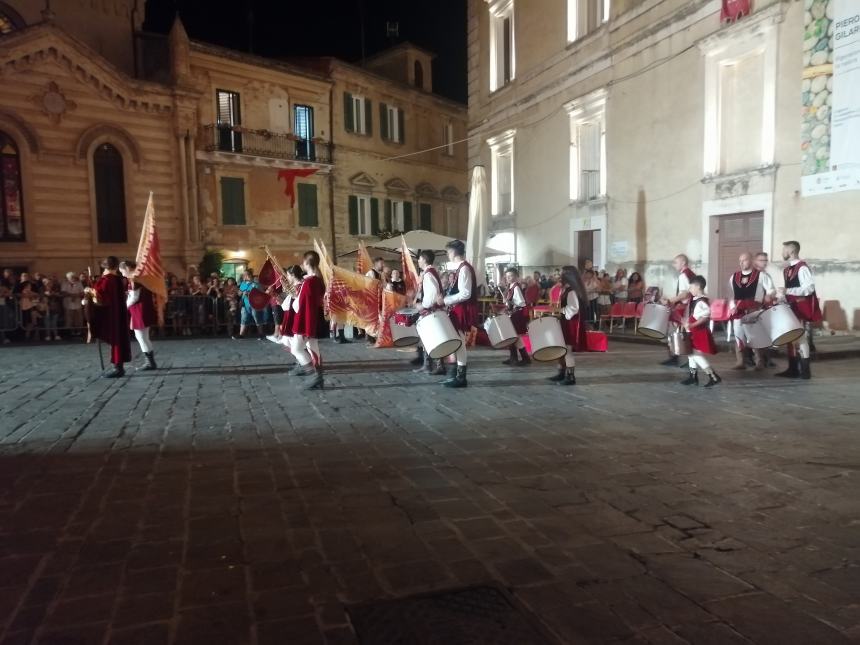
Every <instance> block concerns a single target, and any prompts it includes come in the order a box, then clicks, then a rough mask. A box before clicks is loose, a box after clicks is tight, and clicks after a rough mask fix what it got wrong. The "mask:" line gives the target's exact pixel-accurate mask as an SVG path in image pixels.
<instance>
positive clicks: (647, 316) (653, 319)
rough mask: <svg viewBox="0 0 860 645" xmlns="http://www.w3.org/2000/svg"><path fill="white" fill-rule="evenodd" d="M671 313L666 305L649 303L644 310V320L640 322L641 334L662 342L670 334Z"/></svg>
mask: <svg viewBox="0 0 860 645" xmlns="http://www.w3.org/2000/svg"><path fill="white" fill-rule="evenodd" d="M670 316H671V311H670V310H669V307H667V306H665V305H660V304H657V303H656V302H649V303H648V304H647V305H645V306H644V307H643V308H642V318H641V319H640V320H639V327H638V330H639V333H640V334H642V335H643V336H648V337H649V338H657V339H660V340H662V339H663V338H666V335H667V334H668V333H669V317H670Z"/></svg>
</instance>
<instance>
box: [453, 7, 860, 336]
mask: <svg viewBox="0 0 860 645" xmlns="http://www.w3.org/2000/svg"><path fill="white" fill-rule="evenodd" d="M745 4H746V3H744V2H738V3H733V5H735V6H738V7H742V6H743V5H745ZM834 6H835V3H834V2H830V1H829V0H814V1H813V0H807V1H806V2H805V3H804V2H791V1H788V0H754V1H753V2H752V3H751V12H750V13H749V14H748V15H741V16H729V17H730V18H733V20H722V19H721V12H720V9H721V3H719V2H716V1H714V0H545V1H543V2H540V3H534V2H528V1H522V0H491V1H487V0H469V38H468V39H469V134H470V136H471V137H473V138H472V139H471V140H470V147H469V162H470V165H471V164H476V163H483V164H485V165H486V167H487V168H488V169H489V170H490V176H491V179H492V191H491V193H492V195H491V201H492V210H493V218H492V219H493V221H492V230H493V231H494V232H495V233H496V237H495V238H494V239H493V246H494V247H499V246H501V245H503V244H506V245H507V247H508V250H509V251H510V252H511V253H512V254H513V256H514V258H515V259H516V261H518V262H519V263H520V264H521V265H523V266H526V267H528V266H547V265H550V266H551V265H555V266H558V265H560V264H562V263H567V262H571V261H576V262H581V261H582V260H584V259H585V258H593V259H594V263H595V265H597V266H600V267H607V268H609V269H614V268H615V267H618V266H623V267H627V268H629V269H633V268H635V269H637V270H639V271H643V272H644V273H645V277H646V282H647V283H648V284H655V285H658V286H661V287H666V288H669V287H670V285H671V284H672V280H673V276H672V274H671V269H670V266H669V263H670V261H671V258H672V257H673V256H675V255H676V254H678V253H686V254H687V255H689V256H690V258H691V260H692V263H693V265H694V267H695V268H696V270H697V271H699V272H701V273H703V274H704V275H705V276H706V277H707V278H708V280H709V282H710V292H711V294H712V295H725V291H726V290H727V283H728V277H729V274H730V273H731V272H732V271H733V270H735V268H736V263H737V257H738V254H739V253H740V252H741V251H743V250H750V251H753V252H755V251H758V250H760V249H763V250H765V251H768V252H770V253H771V256H772V258H774V259H775V260H776V261H777V262H778V263H780V264H781V248H782V247H781V243H782V242H783V241H784V240H789V239H796V240H799V241H800V243H801V245H802V249H801V255H802V256H803V257H805V258H807V259H809V260H810V262H811V264H812V266H813V269H814V270H815V272H816V282H817V286H818V291H819V294H820V296H821V297H822V299H823V300H824V301H825V302H826V317H827V320H828V323H829V324H830V325H832V326H833V327H835V328H845V327H855V328H856V327H858V326H860V290H858V289H857V288H856V282H857V279H858V277H860V273H858V266H860V255H858V250H857V245H856V243H855V240H856V239H857V238H858V233H860V224H858V221H857V218H856V217H855V214H856V213H857V212H860V191H858V190H857V189H858V188H860V180H858V176H860V172H858V171H857V170H852V168H855V169H856V168H860V164H855V165H854V166H851V165H847V164H846V165H845V166H840V167H839V168H838V169H837V163H836V160H835V156H834V158H833V159H832V160H829V161H828V155H829V154H830V147H831V145H832V146H833V149H834V155H835V154H836V144H837V137H836V136H835V135H834V137H833V139H834V140H833V142H832V144H831V136H830V134H831V131H830V119H829V116H830V112H831V106H832V104H833V100H834V97H835V95H834V94H833V87H832V86H833V82H834V78H833V74H834V71H833V70H834V68H833V64H832V63H833V53H832V47H833V38H834V27H836V30H837V33H836V35H837V36H839V35H840V34H839V32H838V29H839V27H838V21H836V20H834ZM847 33H848V32H846V34H847ZM847 85H849V83H848V82H845V83H844V84H843V87H846V86H847ZM850 94H851V92H850V91H847V90H846V91H845V92H843V95H842V96H843V97H849V95H850ZM845 100H850V98H847V99H845ZM849 107H850V106H849ZM857 111H860V105H856V106H854V112H857ZM850 113H851V110H847V111H846V114H850ZM845 123H846V122H845V121H844V120H842V121H839V122H838V123H837V121H836V120H834V123H833V126H832V127H833V128H834V132H835V129H836V128H837V127H842V128H843V129H844V128H846V127H847V126H846V125H845ZM854 149H855V150H857V148H856V137H855V148H854ZM851 154H853V153H851V152H847V153H844V154H843V157H842V158H846V156H850V155H851ZM843 168H844V172H843ZM828 170H832V171H833V172H832V173H830V176H828V173H827V172H823V171H828ZM837 170H838V172H839V173H842V176H840V177H834V176H833V175H836V174H838V173H837ZM816 173H817V174H816ZM852 186H853V188H854V189H853V190H850V189H849V190H843V189H844V188H851V187H852ZM778 271H779V267H778V266H776V267H774V273H777V272H778ZM777 284H782V279H781V277H779V278H778V280H777Z"/></svg>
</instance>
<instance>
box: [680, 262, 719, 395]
mask: <svg viewBox="0 0 860 645" xmlns="http://www.w3.org/2000/svg"><path fill="white" fill-rule="evenodd" d="M706 285H707V282H706V281H705V278H704V277H702V276H700V275H696V276H693V277H692V278H691V279H690V281H689V283H688V284H687V292H688V293H689V296H690V298H689V300H688V301H687V305H686V311H685V322H684V329H685V330H686V331H687V333H688V334H690V344H691V345H692V354H690V356H688V357H687V360H688V361H689V367H690V375H689V376H688V377H687V378H686V379H684V380H683V381H681V384H682V385H698V384H699V373H698V370H700V369H701V370H702V371H703V372H705V374H707V375H708V382H707V383H705V387H713V386H714V385H717V384H718V383H720V382H721V381H722V379H721V378H720V376H719V374H717V373H716V372H715V371H714V368H712V367H711V363H710V361H708V359H707V356H709V355H713V354H716V353H717V345H716V343H715V342H714V336H713V334H711V328H710V321H711V307H710V304H709V303H708V299H707V298H705V286H706Z"/></svg>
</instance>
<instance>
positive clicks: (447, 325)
mask: <svg viewBox="0 0 860 645" xmlns="http://www.w3.org/2000/svg"><path fill="white" fill-rule="evenodd" d="M415 328H416V329H417V330H418V336H419V337H420V338H421V344H422V345H423V346H424V351H425V353H426V354H427V355H428V356H429V357H430V358H433V359H437V358H445V357H446V356H450V355H451V354H453V353H454V352H456V351H457V350H458V349H460V346H461V345H462V344H463V341H462V340H460V337H459V336H458V335H457V330H455V329H454V325H453V324H451V319H450V318H448V314H447V313H445V312H444V311H434V312H433V313H431V314H427V315H426V316H423V317H422V318H421V319H420V320H419V321H418V323H417V324H416V325H415Z"/></svg>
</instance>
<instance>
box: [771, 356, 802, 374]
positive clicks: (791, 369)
mask: <svg viewBox="0 0 860 645" xmlns="http://www.w3.org/2000/svg"><path fill="white" fill-rule="evenodd" d="M774 376H783V377H785V378H797V377H798V376H800V370H799V369H798V364H797V357H796V356H789V357H788V368H787V369H785V370H783V371H782V372H777V373H776V374H774Z"/></svg>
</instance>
